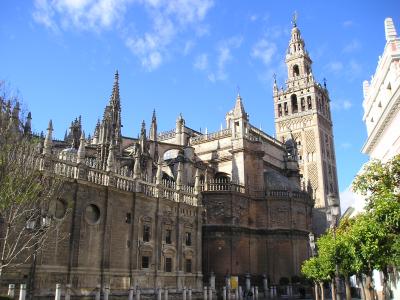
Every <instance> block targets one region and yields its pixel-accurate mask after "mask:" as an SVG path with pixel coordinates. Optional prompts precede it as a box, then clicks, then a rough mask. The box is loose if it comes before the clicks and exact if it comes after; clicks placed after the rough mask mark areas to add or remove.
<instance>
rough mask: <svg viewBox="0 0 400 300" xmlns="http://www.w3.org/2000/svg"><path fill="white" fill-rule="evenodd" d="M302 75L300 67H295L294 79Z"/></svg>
mask: <svg viewBox="0 0 400 300" xmlns="http://www.w3.org/2000/svg"><path fill="white" fill-rule="evenodd" d="M299 75H300V69H299V66H298V65H294V66H293V77H296V76H299Z"/></svg>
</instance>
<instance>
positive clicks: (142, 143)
mask: <svg viewBox="0 0 400 300" xmlns="http://www.w3.org/2000/svg"><path fill="white" fill-rule="evenodd" d="M139 142H140V150H141V151H142V153H145V152H146V142H147V136H146V123H145V122H144V120H143V121H142V127H141V128H140V137H139Z"/></svg>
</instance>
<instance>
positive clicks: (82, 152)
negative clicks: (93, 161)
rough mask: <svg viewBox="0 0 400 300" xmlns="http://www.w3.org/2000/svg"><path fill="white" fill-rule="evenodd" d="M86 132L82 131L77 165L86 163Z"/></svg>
mask: <svg viewBox="0 0 400 300" xmlns="http://www.w3.org/2000/svg"><path fill="white" fill-rule="evenodd" d="M85 150H86V149H85V132H84V131H82V134H81V138H80V143H79V148H78V152H77V163H78V164H79V163H82V162H84V161H85Z"/></svg>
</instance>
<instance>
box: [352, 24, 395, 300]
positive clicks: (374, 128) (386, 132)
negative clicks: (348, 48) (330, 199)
mask: <svg viewBox="0 0 400 300" xmlns="http://www.w3.org/2000/svg"><path fill="white" fill-rule="evenodd" d="M385 36H386V44H385V48H384V50H383V54H382V56H380V57H379V61H378V66H377V68H376V71H375V74H374V75H373V76H372V78H371V80H370V81H368V80H365V81H364V82H363V90H364V101H363V107H364V116H363V121H364V122H365V125H366V127H367V133H368V137H367V140H366V142H365V144H364V146H363V148H362V152H363V153H365V154H367V155H368V156H369V157H370V159H379V160H381V161H383V162H386V161H388V160H389V159H391V158H392V157H393V156H395V155H396V154H399V153H400V38H399V36H398V35H397V32H396V28H395V26H394V23H393V20H392V18H386V19H385ZM356 199H357V201H360V202H364V199H363V198H362V197H361V196H358V195H356ZM361 206H363V204H362V205H360V203H356V205H355V208H356V209H355V210H353V211H352V212H350V215H355V214H357V213H358V212H359V211H360V210H359V209H357V208H359V207H361ZM382 279H383V277H382V274H380V273H379V272H377V271H375V272H374V282H375V288H376V291H377V292H378V295H379V297H380V296H381V293H382V284H381V283H382ZM390 289H391V290H392V292H393V295H392V296H393V298H392V299H400V286H399V284H398V283H397V285H392V286H391V287H390ZM380 298H381V297H380Z"/></svg>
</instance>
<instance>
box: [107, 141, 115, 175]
mask: <svg viewBox="0 0 400 300" xmlns="http://www.w3.org/2000/svg"><path fill="white" fill-rule="evenodd" d="M114 167H115V158H114V145H113V143H111V144H110V147H109V148H108V157H107V169H106V170H107V171H108V172H111V171H114Z"/></svg>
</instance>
